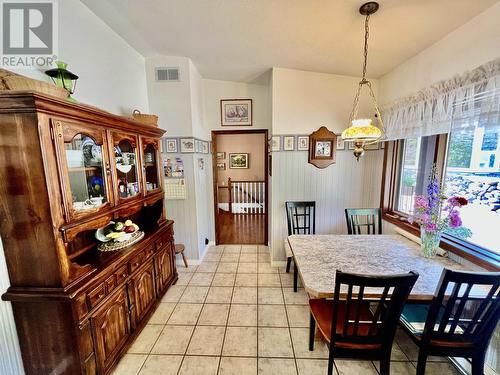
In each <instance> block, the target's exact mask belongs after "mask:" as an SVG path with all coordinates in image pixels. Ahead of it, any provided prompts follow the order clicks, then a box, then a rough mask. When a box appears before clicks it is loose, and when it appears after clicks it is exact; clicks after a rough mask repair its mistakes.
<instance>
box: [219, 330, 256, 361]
mask: <svg viewBox="0 0 500 375" xmlns="http://www.w3.org/2000/svg"><path fill="white" fill-rule="evenodd" d="M222 355H223V356H234V357H256V356H257V327H227V329H226V336H225V338H224V346H223V348H222Z"/></svg>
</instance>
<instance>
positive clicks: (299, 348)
mask: <svg viewBox="0 0 500 375" xmlns="http://www.w3.org/2000/svg"><path fill="white" fill-rule="evenodd" d="M290 333H291V334H292V342H293V350H294V352H295V358H328V347H327V346H326V343H325V342H324V341H322V340H316V341H315V342H314V350H313V351H310V350H309V329H308V328H290Z"/></svg>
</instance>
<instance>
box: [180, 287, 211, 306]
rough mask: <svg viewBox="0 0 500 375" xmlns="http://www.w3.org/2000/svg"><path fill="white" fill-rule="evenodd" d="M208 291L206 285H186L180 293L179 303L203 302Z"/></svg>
mask: <svg viewBox="0 0 500 375" xmlns="http://www.w3.org/2000/svg"><path fill="white" fill-rule="evenodd" d="M207 293H208V286H188V287H186V290H185V291H184V293H183V294H182V297H181V299H180V300H179V302H181V303H203V302H205V297H206V296H207Z"/></svg>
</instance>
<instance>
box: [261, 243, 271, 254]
mask: <svg viewBox="0 0 500 375" xmlns="http://www.w3.org/2000/svg"><path fill="white" fill-rule="evenodd" d="M258 252H259V253H260V254H262V253H263V254H269V247H268V246H265V245H259V250H258Z"/></svg>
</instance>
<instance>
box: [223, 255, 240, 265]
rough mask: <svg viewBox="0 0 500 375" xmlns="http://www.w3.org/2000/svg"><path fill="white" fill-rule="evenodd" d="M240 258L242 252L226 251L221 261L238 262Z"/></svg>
mask: <svg viewBox="0 0 500 375" xmlns="http://www.w3.org/2000/svg"><path fill="white" fill-rule="evenodd" d="M239 260H240V253H224V254H223V255H222V258H220V261H221V262H224V263H238V261H239Z"/></svg>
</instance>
